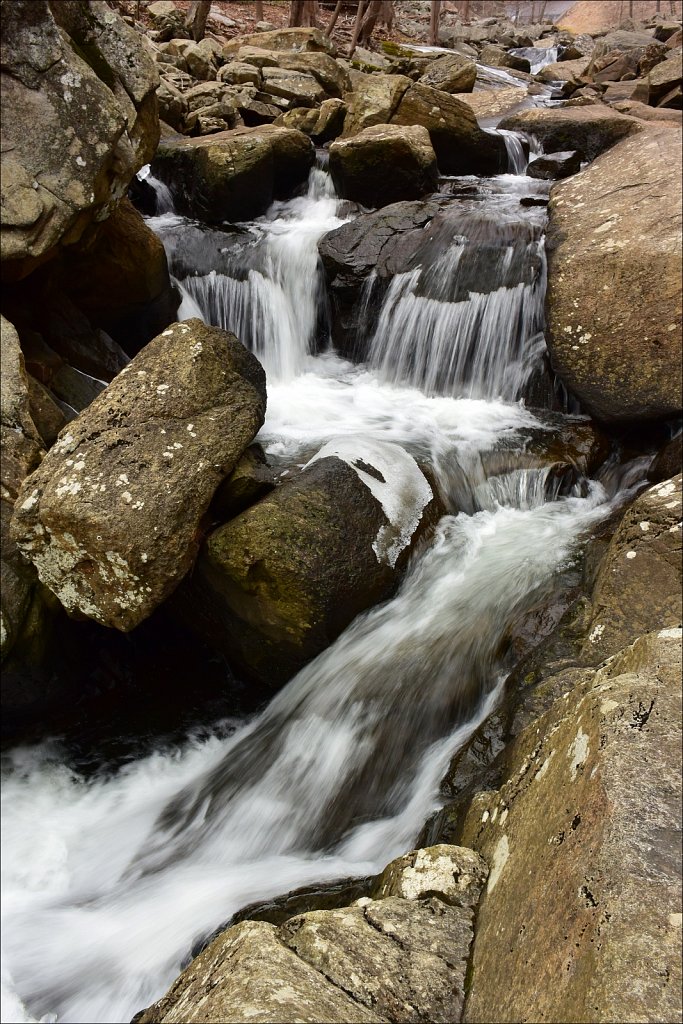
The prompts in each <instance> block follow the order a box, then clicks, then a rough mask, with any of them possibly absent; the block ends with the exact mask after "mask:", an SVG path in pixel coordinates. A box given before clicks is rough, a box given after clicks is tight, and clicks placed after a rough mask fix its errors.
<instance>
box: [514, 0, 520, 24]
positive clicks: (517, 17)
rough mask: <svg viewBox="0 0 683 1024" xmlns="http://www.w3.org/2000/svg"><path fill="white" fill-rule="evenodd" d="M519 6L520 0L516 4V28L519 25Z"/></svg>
mask: <svg viewBox="0 0 683 1024" xmlns="http://www.w3.org/2000/svg"><path fill="white" fill-rule="evenodd" d="M519 8H520V0H517V3H516V4H515V28H516V27H517V25H519Z"/></svg>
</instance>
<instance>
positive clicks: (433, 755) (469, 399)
mask: <svg viewBox="0 0 683 1024" xmlns="http://www.w3.org/2000/svg"><path fill="white" fill-rule="evenodd" d="M463 185H464V186H467V188H468V189H470V191H469V193H468V194H469V196H470V198H469V199H459V198H457V196H456V197H455V198H453V201H452V203H451V204H450V206H449V208H448V215H447V216H446V217H445V219H444V227H443V234H442V236H440V239H439V245H438V246H437V247H436V251H433V252H432V250H431V249H430V250H429V252H427V251H425V252H424V253H423V254H422V255H421V257H420V259H421V260H422V262H420V263H418V264H416V265H415V266H414V267H413V268H412V269H411V270H410V271H409V272H407V273H404V274H400V275H397V276H396V277H395V278H394V280H393V281H392V282H391V283H390V285H389V287H388V289H387V291H386V294H385V295H384V297H383V300H382V308H381V310H380V314H379V318H378V321H377V325H376V328H375V329H374V331H373V332H372V336H371V337H370V338H369V339H368V345H369V348H368V351H369V358H368V360H367V361H366V362H364V363H359V364H353V363H351V362H348V361H345V360H343V359H341V358H340V357H339V356H338V355H337V354H336V353H335V352H334V351H333V350H332V349H331V348H330V347H329V343H328V338H329V334H328V331H327V329H326V325H327V317H328V312H329V302H328V297H327V294H326V291H325V286H324V281H323V277H322V273H321V269H320V266H319V262H318V256H317V242H318V240H319V239H320V237H321V236H322V235H323V234H324V233H325V232H327V231H329V230H332V229H333V228H335V227H337V226H339V225H340V224H342V223H343V222H344V220H345V219H346V218H348V217H349V216H353V215H354V214H353V213H352V212H349V209H348V205H346V206H345V205H343V204H340V203H339V201H338V200H337V198H336V197H335V195H334V192H333V190H332V188H331V184H330V181H329V178H328V176H327V175H326V173H325V172H324V171H323V170H322V169H320V168H318V169H316V170H314V171H313V172H312V175H311V179H310V182H309V187H308V191H307V192H306V193H305V194H304V195H301V196H299V197H297V198H295V199H293V200H290V201H289V202H284V203H276V204H275V205H274V206H273V207H272V209H271V210H270V211H269V212H268V214H267V215H266V216H264V217H262V218H260V219H259V220H258V221H256V222H253V223H251V224H248V225H242V226H239V228H238V229H236V230H231V231H230V232H228V231H226V232H225V233H224V234H223V236H222V241H221V233H220V232H211V233H203V232H201V231H199V229H198V228H197V226H196V225H193V224H192V223H191V222H189V221H186V220H184V219H183V218H180V217H178V216H176V215H175V214H173V213H169V212H165V213H163V214H162V215H160V216H158V217H156V218H153V219H152V220H151V221H150V223H151V224H152V225H153V227H154V228H155V230H157V231H158V233H159V235H160V236H161V237H162V239H163V240H164V242H165V244H166V246H167V250H168V253H169V258H170V264H171V269H172V272H173V273H174V274H175V275H176V277H177V278H178V280H179V281H180V285H181V289H182V293H183V306H182V309H181V315H182V316H191V315H201V316H202V317H204V318H205V319H206V320H207V321H208V322H212V323H216V324H220V325H221V326H223V327H227V328H230V329H231V330H234V331H235V332H236V333H237V334H238V336H240V337H241V339H242V340H243V341H244V342H245V343H247V344H249V345H250V347H252V348H253V349H254V350H255V351H256V352H257V353H258V355H259V357H260V358H261V359H262V360H263V362H264V365H265V366H266V370H267V373H268V414H267V420H266V423H265V426H264V428H263V430H262V432H261V436H260V440H261V441H262V443H263V445H264V447H265V448H266V450H267V452H268V453H269V455H270V457H271V459H272V460H274V461H275V462H276V463H277V464H280V465H282V464H288V465H292V466H293V465H302V464H304V463H305V462H307V461H308V460H309V459H310V458H311V457H313V456H314V455H315V453H316V452H317V451H318V450H319V449H320V448H321V446H322V445H324V444H325V443H327V442H330V441H334V440H336V439H339V438H340V437H343V438H344V439H345V443H346V444H347V445H353V444H354V443H356V444H358V445H359V446H366V447H367V445H368V444H370V443H371V442H375V441H391V442H393V443H394V444H396V445H398V446H400V447H402V448H403V449H405V450H406V451H408V452H409V453H411V454H412V455H414V456H416V457H419V459H420V460H422V461H423V462H427V463H429V464H430V465H431V468H432V471H433V473H434V476H435V478H436V480H437V482H438V485H439V488H440V490H441V492H442V494H443V497H444V500H445V501H446V502H447V504H448V508H449V514H448V515H447V516H445V517H444V518H443V519H442V520H441V522H440V524H439V526H438V529H437V531H436V536H435V538H434V541H433V543H432V544H431V545H430V546H429V547H428V548H427V549H426V550H424V551H423V552H422V553H421V555H420V556H419V557H418V558H416V559H414V561H413V563H412V564H411V566H410V568H409V571H408V572H407V574H406V576H405V578H404V580H403V583H402V585H401V587H400V589H399V591H398V593H397V594H396V595H395V596H394V597H393V599H391V600H389V601H387V602H386V603H385V604H383V605H381V606H379V607H376V608H374V609H373V610H371V611H370V612H368V613H367V614H365V615H363V616H360V617H359V618H357V619H356V620H355V621H354V622H353V623H352V624H351V625H350V626H349V627H348V629H347V630H346V631H345V632H344V633H343V634H342V635H341V636H340V637H339V639H338V640H337V641H336V642H335V643H334V644H333V645H332V646H331V647H330V648H329V649H328V650H326V651H325V652H324V653H322V654H321V655H320V656H319V657H318V658H317V659H315V661H313V662H312V663H311V664H309V665H308V666H307V667H306V668H305V669H304V670H303V671H302V672H301V673H299V675H298V676H296V677H295V678H294V679H293V680H292V681H291V682H290V683H289V684H288V685H287V686H286V687H285V688H284V689H283V690H282V691H281V692H280V693H279V694H278V695H277V696H276V697H275V698H274V699H273V700H272V701H271V703H270V704H269V705H268V706H267V707H266V708H265V710H263V711H262V712H261V713H260V714H259V715H257V716H256V717H253V718H251V719H250V720H246V721H242V722H233V723H225V722H223V723H217V724H216V727H215V729H214V730H212V731H210V732H209V734H208V735H207V733H206V731H205V732H204V733H202V735H201V736H188V737H187V738H186V740H185V741H184V742H182V743H180V744H175V745H172V746H171V745H164V746H160V747H159V749H157V750H156V751H155V752H153V753H152V754H149V755H148V756H145V757H141V758H139V759H138V760H136V761H134V762H133V763H130V764H128V765H126V766H125V767H123V768H121V769H120V770H118V771H116V772H104V771H103V772H101V773H99V774H95V775H94V776H93V775H90V776H88V777H87V778H86V777H83V776H81V775H80V774H78V772H76V771H75V770H74V768H73V767H72V766H70V765H69V763H67V762H66V761H65V759H64V752H63V749H62V747H61V745H60V742H59V740H58V739H55V740H54V741H50V742H45V743H42V744H39V745H36V746H32V747H22V748H14V749H12V750H10V751H9V752H7V753H6V755H5V757H4V764H3V773H4V777H3V818H4V828H3V858H2V884H3V892H4V897H3V931H2V941H3V953H4V956H3V965H4V966H3V1016H2V1020H3V1021H4V1022H11V1021H31V1020H44V1021H70V1022H84V1021H89V1022H99V1021H102V1022H104V1021H112V1022H122V1021H129V1020H130V1019H131V1017H132V1016H133V1015H134V1014H135V1013H136V1012H137V1011H138V1010H139V1009H141V1008H142V1007H144V1006H146V1005H148V1004H149V1003H150V1002H152V1001H153V1000H154V999H156V998H158V997H159V996H161V995H162V994H163V993H164V991H165V990H166V989H167V987H168V986H169V984H170V983H171V982H172V981H173V979H174V978H175V977H176V976H177V974H178V973H179V970H180V968H181V965H182V964H183V963H184V962H186V960H187V957H188V954H189V951H190V950H191V948H192V947H193V945H194V944H195V943H197V942H198V941H200V940H201V939H202V938H203V937H205V936H207V935H209V934H210V933H211V932H212V931H213V929H215V928H216V926H217V925H219V924H220V923H221V922H223V921H226V920H227V919H229V918H230V916H231V915H232V914H233V913H235V912H236V911H237V910H239V909H240V908H241V907H243V906H245V905H246V904H249V903H250V902H253V901H254V900H257V899H263V898H267V897H271V896H274V895H276V894H278V893H282V892H286V891H288V890H290V889H292V888H295V887H297V886H300V885H303V884H308V883H311V882H314V881H323V880H326V879H330V880H331V879H336V878H340V877H345V876H350V875H367V874H369V873H373V872H376V871H378V870H379V869H380V868H382V867H383V866H384V865H385V864H386V863H387V862H388V861H389V860H390V859H391V858H392V857H394V856H396V855H398V854H401V853H403V852H405V851H406V850H407V849H409V848H410V847H411V844H412V843H413V842H414V840H415V837H416V836H417V834H418V832H419V830H420V828H421V826H422V824H423V823H424V821H425V819H426V818H427V816H428V815H429V813H430V812H431V811H432V810H433V809H435V808H436V807H437V806H438V805H439V797H438V788H439V781H440V778H441V777H442V775H443V773H444V771H445V769H446V767H447V764H448V761H449V759H450V757H451V756H452V755H453V753H454V751H455V750H456V749H457V748H458V747H459V746H460V745H461V744H462V743H464V742H465V740H466V739H467V738H468V736H469V735H470V734H471V733H472V732H473V731H474V730H475V729H476V728H477V726H478V725H479V723H481V722H482V721H483V720H484V718H485V717H486V716H487V715H488V714H489V713H490V711H491V709H492V708H493V707H494V706H495V703H496V701H497V699H498V697H499V694H500V688H501V684H502V681H503V679H504V676H505V674H506V670H507V667H508V666H507V663H506V660H505V645H506V640H507V638H508V637H509V635H510V631H511V630H513V629H514V626H515V624H516V623H518V622H519V621H520V619H521V618H522V617H523V616H524V614H525V613H526V612H528V610H529V609H530V608H531V607H532V606H534V605H537V604H538V603H539V602H542V601H543V600H545V599H547V598H549V596H550V595H551V594H552V593H553V590H554V588H556V586H557V582H556V580H557V574H558V572H559V571H560V570H561V569H563V568H565V567H566V566H567V565H569V564H571V563H572V561H573V560H574V559H576V557H577V552H578V550H579V548H580V545H581V543H582V541H583V540H584V539H585V538H586V537H587V536H588V535H589V534H590V531H591V529H593V528H594V526H595V524H596V523H597V522H598V521H599V520H600V519H601V518H602V517H604V516H606V515H607V514H608V513H609V512H610V511H611V510H612V508H613V507H614V503H615V501H620V500H623V499H624V497H625V495H626V493H627V491H626V489H627V488H628V487H629V486H632V485H634V484H635V482H636V479H637V477H638V475H639V469H638V467H635V468H633V469H632V470H631V471H630V473H629V472H626V473H621V474H615V473H614V472H609V473H607V472H605V473H604V474H603V475H602V476H600V475H598V477H597V478H596V479H593V480H588V481H585V480H584V481H579V482H577V485H576V486H575V487H574V488H573V489H571V490H570V492H569V493H564V494H563V495H560V494H559V493H558V488H557V486H553V485H552V484H551V479H550V477H549V474H548V470H547V469H528V468H523V467H522V466H521V463H520V465H519V466H516V465H515V457H514V456H515V452H521V451H522V450H523V449H524V448H525V446H526V445H527V443H528V439H529V437H530V436H531V434H532V433H534V434H536V435H538V433H539V432H541V433H543V432H544V431H545V432H550V431H551V430H552V429H553V428H552V425H551V420H550V419H547V418H545V417H543V416H542V415H540V414H537V413H535V412H533V411H531V410H530V409H528V408H526V406H525V405H524V403H523V402H522V401H521V400H520V396H521V394H522V392H523V389H524V386H525V382H526V381H527V380H528V376H529V373H530V372H531V371H532V370H533V368H534V367H535V366H536V364H537V362H538V359H539V358H540V356H541V353H542V351H543V336H542V331H543V296H544V289H545V258H544V252H543V228H544V218H545V211H544V210H543V209H542V208H533V207H532V208H530V209H525V208H524V207H521V206H520V203H519V200H520V196H521V195H522V194H523V193H524V192H525V191H529V190H535V191H537V190H538V188H539V187H542V186H539V183H537V182H533V183H532V182H530V180H529V179H522V178H521V177H516V176H514V175H511V174H510V175H502V176H500V177H499V178H497V179H490V180H489V181H488V182H486V183H480V187H479V190H478V191H477V190H476V189H475V193H474V197H472V196H473V193H472V185H473V182H472V181H471V180H466V181H465V182H464V183H463ZM223 243H224V244H223ZM195 251H198V252H199V255H198V256H197V258H196V260H195V258H194V256H193V255H192V253H193V252H195ZM193 261H194V270H193V267H192V264H193ZM212 264H213V265H212ZM195 271H196V272H195ZM478 280H481V281H484V280H485V282H486V286H485V288H484V287H482V289H481V290H479V291H478V290H477V281H478ZM501 447H503V448H504V449H505V451H506V452H507V458H508V462H507V464H506V471H505V472H498V473H497V474H495V475H487V472H486V470H485V468H484V467H485V459H484V458H483V457H484V456H486V454H487V453H490V452H491V451H493V450H496V449H498V448H501ZM363 450H365V449H363ZM399 461H400V460H399ZM463 510H464V511H463Z"/></svg>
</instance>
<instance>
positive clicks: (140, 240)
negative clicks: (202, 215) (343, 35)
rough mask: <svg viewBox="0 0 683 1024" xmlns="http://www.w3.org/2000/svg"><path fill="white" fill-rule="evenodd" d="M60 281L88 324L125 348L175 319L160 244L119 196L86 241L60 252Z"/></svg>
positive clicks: (131, 347)
mask: <svg viewBox="0 0 683 1024" xmlns="http://www.w3.org/2000/svg"><path fill="white" fill-rule="evenodd" d="M60 280H61V285H62V288H63V290H64V291H65V292H66V293H67V294H68V295H69V296H70V298H71V299H72V300H73V301H74V302H75V303H76V304H77V306H78V307H79V309H80V310H82V312H83V313H85V314H86V315H87V316H88V318H89V320H90V322H91V323H92V324H93V325H95V326H96V327H99V328H101V329H102V330H104V331H106V333H107V334H108V335H111V336H112V337H113V338H114V339H115V340H116V341H118V342H120V344H121V345H123V346H125V348H126V349H127V351H129V352H136V351H138V350H139V349H140V348H141V347H142V346H143V345H145V344H146V343H147V342H148V341H150V340H151V339H152V338H153V337H154V336H155V335H157V334H160V333H161V331H163V330H164V328H165V327H168V325H169V324H170V323H172V322H173V321H174V320H175V318H176V312H177V309H178V296H177V295H176V293H175V292H174V291H173V289H172V287H171V280H170V277H169V274H168V265H167V261H166V253H165V251H164V247H163V245H162V244H161V242H160V241H159V238H158V237H157V235H155V234H154V232H153V231H152V230H151V228H149V227H148V226H147V224H146V223H145V221H144V220H143V218H142V216H141V215H140V214H139V213H138V211H137V210H136V209H135V207H134V206H133V205H132V203H131V202H130V200H128V199H122V200H121V202H120V203H119V205H118V207H117V209H116V210H115V211H114V213H113V214H112V215H111V217H109V218H108V219H107V220H106V221H104V223H103V224H101V225H99V227H98V229H97V232H96V233H95V234H94V235H93V237H92V239H90V240H89V242H88V244H84V245H82V246H79V247H78V249H77V250H76V249H72V250H67V251H66V252H65V254H64V258H63V260H62V264H61V266H60Z"/></svg>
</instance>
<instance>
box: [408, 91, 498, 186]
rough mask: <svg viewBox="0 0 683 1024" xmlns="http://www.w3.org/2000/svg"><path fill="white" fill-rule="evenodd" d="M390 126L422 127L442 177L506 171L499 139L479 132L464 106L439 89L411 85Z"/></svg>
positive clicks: (473, 119) (475, 121)
mask: <svg viewBox="0 0 683 1024" xmlns="http://www.w3.org/2000/svg"><path fill="white" fill-rule="evenodd" d="M391 124H403V125H411V124H417V125H422V126H423V127H424V128H426V129H427V131H428V132H429V137H430V139H431V140H432V146H433V147H434V152H435V153H436V159H437V161H438V163H439V170H440V171H441V172H442V173H443V174H498V173H499V172H501V171H505V170H507V150H506V148H505V143H504V141H503V139H502V138H501V136H499V135H495V134H492V133H489V132H485V131H482V129H481V128H480V127H479V125H478V124H477V119H476V117H475V116H474V114H473V113H472V111H471V109H470V108H469V107H468V106H467V104H465V103H463V102H462V101H461V100H459V99H456V97H455V96H451V95H450V94H449V93H446V92H442V91H441V90H440V89H432V88H430V87H429V86H427V85H419V84H417V85H411V86H410V88H409V89H407V90H406V92H405V93H404V94H403V96H402V97H401V101H400V103H399V105H398V107H397V109H396V111H395V113H393V114H392V115H391Z"/></svg>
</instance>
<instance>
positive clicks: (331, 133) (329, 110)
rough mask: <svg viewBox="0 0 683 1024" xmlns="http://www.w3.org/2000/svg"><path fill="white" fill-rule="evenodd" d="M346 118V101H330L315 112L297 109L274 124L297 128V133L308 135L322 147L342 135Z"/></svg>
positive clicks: (281, 116)
mask: <svg viewBox="0 0 683 1024" xmlns="http://www.w3.org/2000/svg"><path fill="white" fill-rule="evenodd" d="M345 116H346V104H345V103H344V101H343V100H337V99H330V100H324V101H323V103H321V104H320V106H319V107H318V108H316V109H314V110H311V109H310V108H308V107H295V108H294V110H288V111H287V112H286V113H285V114H281V115H280V116H279V117H278V118H276V120H275V122H274V123H275V124H276V125H278V124H281V125H282V126H283V127H284V128H296V129H297V131H300V132H303V133H304V134H305V135H308V137H309V138H310V139H312V140H313V142H314V143H315V144H316V145H318V146H322V145H323V144H324V143H325V142H331V141H332V140H333V139H336V138H338V137H339V136H340V135H341V133H342V131H343V130H344V118H345Z"/></svg>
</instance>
